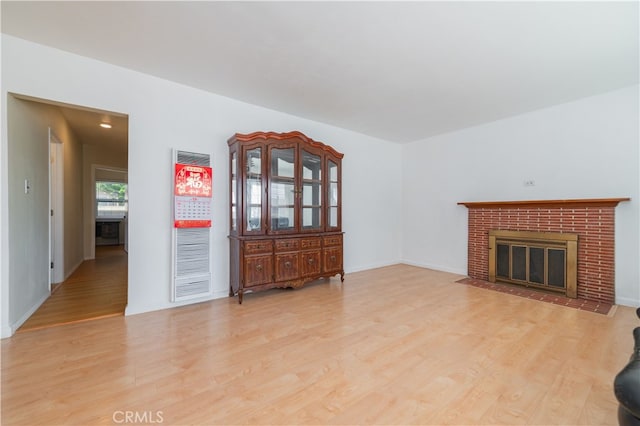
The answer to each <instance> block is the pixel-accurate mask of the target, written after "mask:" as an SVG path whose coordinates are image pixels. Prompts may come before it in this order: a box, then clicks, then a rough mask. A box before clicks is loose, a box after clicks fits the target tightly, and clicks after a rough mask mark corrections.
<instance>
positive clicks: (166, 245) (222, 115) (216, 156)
mask: <svg viewBox="0 0 640 426" xmlns="http://www.w3.org/2000/svg"><path fill="white" fill-rule="evenodd" d="M7 92H14V93H20V94H25V95H29V96H33V97H38V98H43V99H50V100H54V101H58V102H65V103H69V104H75V105H80V106H87V107H93V108H98V109H103V110H108V111H116V112H120V113H124V114H128V116H129V163H128V171H129V176H128V177H129V200H130V202H129V295H128V301H129V302H128V306H127V311H126V312H127V314H133V313H139V312H145V311H150V310H156V309H162V308H167V307H171V306H176V305H175V304H172V303H171V302H170V297H169V292H170V271H171V267H170V253H171V247H170V243H171V226H172V220H171V218H172V212H171V188H172V185H171V182H172V173H171V165H172V157H171V152H172V148H178V149H183V150H190V151H195V152H204V153H209V154H211V155H212V164H213V168H214V196H213V206H212V213H213V232H212V244H213V285H214V290H215V294H216V296H226V295H228V282H229V279H228V278H229V266H228V262H229V253H228V241H227V233H228V223H227V222H228V212H227V208H228V184H227V180H228V178H227V173H228V164H227V163H228V161H227V158H228V148H227V144H226V140H227V139H228V138H229V137H230V136H231V135H232V134H233V133H236V132H239V133H249V132H253V131H257V130H273V131H290V130H300V131H302V132H303V133H305V134H307V135H308V136H309V137H311V138H313V139H315V140H319V141H321V142H324V143H327V144H329V145H331V146H333V147H334V148H335V149H337V150H338V151H341V152H343V153H344V154H345V158H344V160H343V164H344V170H343V194H344V206H343V229H344V231H345V232H346V235H345V253H344V257H345V269H346V271H347V273H348V272H352V271H355V270H359V269H365V268H371V267H375V266H383V265H387V264H392V263H396V262H398V261H399V259H400V238H399V235H400V220H399V216H400V206H401V200H402V198H401V191H400V189H399V188H400V184H401V181H400V176H401V174H400V167H401V155H402V149H401V147H400V146H398V145H395V144H391V143H387V142H384V141H380V140H377V139H374V138H370V137H367V136H364V135H361V134H357V133H354V132H349V131H346V130H342V129H338V128H335V127H331V126H328V125H325V124H321V123H316V122H312V121H309V120H304V119H301V118H298V117H294V116H291V115H287V114H283V113H279V112H276V111H272V110H267V109H264V108H260V107H256V106H252V105H248V104H245V103H242V102H238V101H235V100H232V99H229V98H225V97H221V96H217V95H213V94H210V93H206V92H203V91H200V90H196V89H193V88H189V87H186V86H183V85H179V84H175V83H172V82H168V81H166V80H162V79H158V78H155V77H151V76H148V75H145V74H141V73H138V72H134V71H131V70H127V69H123V68H120V67H116V66H113V65H110V64H106V63H103V62H98V61H95V60H91V59H88V58H84V57H80V56H77V55H72V54H69V53H66V52H62V51H59V50H56V49H51V48H48V47H45V46H42V45H38V44H34V43H30V42H26V41H24V40H20V39H17V38H14V37H10V36H6V35H2V106H3V109H2V110H3V111H6V94H7ZM2 120H3V125H5V127H4V128H5V129H6V113H3V116H2ZM13 143H14V141H10V140H9V139H8V135H7V133H6V130H5V131H3V133H2V153H3V159H2V175H1V178H2V181H1V185H2V194H3V197H2V209H3V211H6V209H7V208H8V204H9V200H8V198H7V197H6V195H5V194H6V193H7V189H8V184H7V171H6V170H7V168H6V166H7V163H6V157H5V156H4V154H5V153H6V151H7V147H8V146H12V145H13ZM7 225H8V223H7V221H6V215H3V216H2V235H1V240H2V241H1V242H2V245H1V246H0V247H1V248H2V252H1V253H0V259H1V261H2V264H1V269H0V274H1V278H2V288H1V289H2V292H1V294H2V301H3V302H2V303H3V305H2V306H3V308H4V307H5V306H7V302H5V301H6V300H8V297H9V295H10V293H12V292H15V291H18V292H19V291H20V289H19V288H15V287H16V286H15V285H14V283H11V282H10V279H9V274H8V272H7V266H8V263H9V261H8V259H9V253H8V252H7V248H8V244H7V243H6V242H7V241H8V238H9V237H8V233H9V232H12V233H13V231H10V230H9V228H8V226H7ZM18 237H19V236H18ZM12 238H13V234H12ZM19 317H20V315H19V313H16V315H14V314H13V313H12V315H11V318H9V316H7V315H5V314H4V313H3V314H2V326H3V328H2V333H3V336H7V335H8V333H9V332H10V331H9V330H10V327H11V326H12V325H15V324H14V322H15V321H16V320H17V318H19Z"/></svg>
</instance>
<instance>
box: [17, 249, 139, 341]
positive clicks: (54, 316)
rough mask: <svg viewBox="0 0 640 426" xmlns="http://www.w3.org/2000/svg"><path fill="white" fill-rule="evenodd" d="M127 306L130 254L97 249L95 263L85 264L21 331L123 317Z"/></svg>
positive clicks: (88, 262) (58, 289) (93, 261)
mask: <svg viewBox="0 0 640 426" xmlns="http://www.w3.org/2000/svg"><path fill="white" fill-rule="evenodd" d="M126 305H127V253H126V252H125V251H124V249H123V246H121V245H120V246H98V247H96V258H95V260H86V261H84V262H83V263H82V264H81V265H80V266H79V267H78V269H77V270H76V271H75V272H74V273H73V274H72V275H71V276H70V277H69V278H68V279H67V280H66V281H64V282H63V283H62V284H61V285H60V286H59V287H58V288H57V289H55V291H54V292H53V294H52V295H51V296H50V297H49V298H48V299H47V300H46V301H45V302H44V303H43V304H42V306H40V308H38V310H37V311H36V312H35V313H34V314H33V315H32V316H31V317H30V318H29V319H28V320H27V321H26V322H25V323H24V324H23V325H22V326H21V327H20V328H19V329H18V332H19V333H20V332H23V331H29V330H37V329H41V328H47V327H53V326H56V325H62V324H70V323H75V322H81V321H88V320H93V319H98V318H106V317H112V316H118V315H124V309H125V307H126Z"/></svg>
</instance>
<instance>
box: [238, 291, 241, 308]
mask: <svg viewBox="0 0 640 426" xmlns="http://www.w3.org/2000/svg"><path fill="white" fill-rule="evenodd" d="M238 304H239V305H242V290H238Z"/></svg>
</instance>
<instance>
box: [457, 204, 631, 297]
mask: <svg viewBox="0 0 640 426" xmlns="http://www.w3.org/2000/svg"><path fill="white" fill-rule="evenodd" d="M626 200H628V199H627V198H616V199H597V200H544V201H508V202H464V203H459V204H462V205H465V206H467V207H468V208H469V239H468V250H469V260H468V274H469V276H470V277H471V278H476V279H480V280H485V281H486V280H488V266H489V265H488V262H489V260H488V243H489V242H488V241H489V240H488V233H489V230H492V229H494V230H510V231H536V232H560V233H567V232H570V233H574V234H578V298H580V299H584V300H592V301H594V302H600V303H608V304H613V303H614V301H615V292H614V290H615V278H614V270H615V263H614V260H615V256H614V247H615V240H614V238H615V223H614V220H615V206H616V205H617V204H618V202H620V201H626Z"/></svg>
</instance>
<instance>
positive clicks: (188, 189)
mask: <svg viewBox="0 0 640 426" xmlns="http://www.w3.org/2000/svg"><path fill="white" fill-rule="evenodd" d="M212 191H213V170H212V169H211V167H203V166H194V165H191V164H176V165H175V185H174V209H175V210H174V226H175V227H176V228H209V227H211V196H212Z"/></svg>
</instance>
